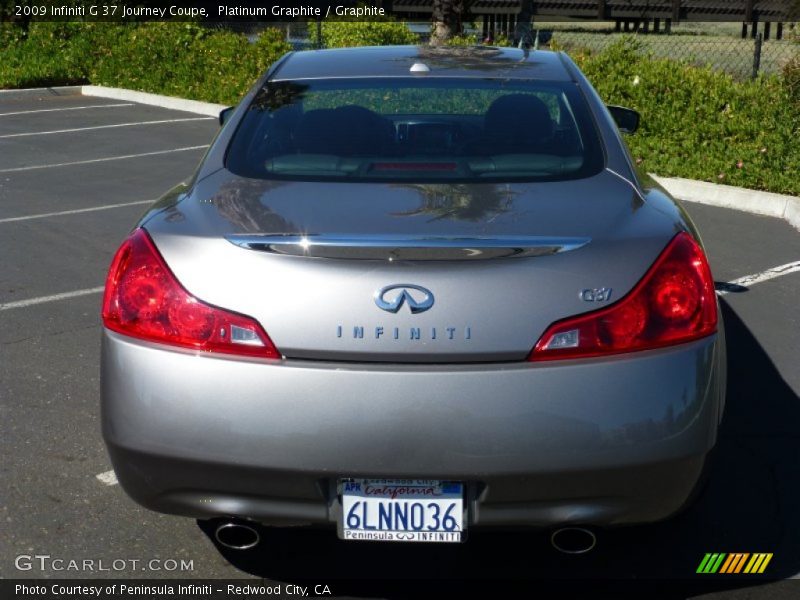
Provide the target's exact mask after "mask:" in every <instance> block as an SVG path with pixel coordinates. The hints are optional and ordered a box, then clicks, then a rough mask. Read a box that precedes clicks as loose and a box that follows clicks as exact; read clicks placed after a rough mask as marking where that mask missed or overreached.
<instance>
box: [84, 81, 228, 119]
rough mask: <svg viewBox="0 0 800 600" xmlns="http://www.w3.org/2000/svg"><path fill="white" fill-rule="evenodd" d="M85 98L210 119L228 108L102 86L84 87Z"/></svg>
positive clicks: (222, 105) (220, 105) (221, 105)
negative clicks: (109, 99) (105, 99)
mask: <svg viewBox="0 0 800 600" xmlns="http://www.w3.org/2000/svg"><path fill="white" fill-rule="evenodd" d="M80 93H82V94H83V95H84V96H94V97H97V98H111V99H113V100H127V101H129V102H137V103H139V104H148V105H150V106H159V107H161V108H170V109H172V110H182V111H185V112H190V113H196V114H198V115H206V116H208V117H216V116H219V112H220V111H221V110H222V109H223V108H226V106H225V105H224V104H211V103H210V102H199V101H197V100H185V99H183V98H174V97H172V96H161V95H159V94H149V93H147V92H136V91H134V90H125V89H122V88H110V87H104V86H102V85H84V86H82V87H81V92H80Z"/></svg>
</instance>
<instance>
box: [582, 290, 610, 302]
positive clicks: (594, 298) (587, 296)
mask: <svg viewBox="0 0 800 600" xmlns="http://www.w3.org/2000/svg"><path fill="white" fill-rule="evenodd" d="M578 296H580V299H581V300H583V301H584V302H608V301H609V300H611V288H595V289H586V290H581V291H580V292H578Z"/></svg>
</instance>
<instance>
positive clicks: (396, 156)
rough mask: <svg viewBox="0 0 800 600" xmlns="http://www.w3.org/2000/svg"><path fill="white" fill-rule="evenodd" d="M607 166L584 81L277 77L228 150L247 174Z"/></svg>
mask: <svg viewBox="0 0 800 600" xmlns="http://www.w3.org/2000/svg"><path fill="white" fill-rule="evenodd" d="M603 164H604V158H603V152H602V148H601V145H600V140H599V138H598V135H597V131H596V129H595V128H594V125H593V121H592V119H591V116H590V114H589V110H588V107H587V105H586V101H585V99H584V98H583V96H582V94H581V93H580V91H579V90H578V88H577V86H575V84H573V83H562V82H545V81H519V80H514V81H501V80H491V79H488V80H487V79H447V78H438V79H437V78H425V79H421V78H419V79H418V78H404V79H383V78H370V79H326V80H303V81H276V82H271V83H269V84H267V86H266V87H264V88H263V89H262V90H261V91H260V92H259V93H258V94H257V95H256V97H255V99H254V100H253V102H252V104H251V105H250V107H249V109H248V111H247V113H246V115H245V117H244V119H243V120H242V121H241V123H240V124H239V126H238V128H237V131H236V133H235V134H234V136H233V139H232V140H231V144H230V147H229V149H228V154H227V159H226V166H227V167H228V169H229V170H231V171H232V172H234V173H236V174H237V175H241V176H244V177H252V178H263V179H293V180H312V181H339V180H346V181H426V182H427V181H443V180H447V181H460V182H482V181H487V182H488V181H496V180H503V181H509V180H520V181H559V180H565V179H576V178H581V177H588V176H590V175H594V174H596V173H597V172H599V171H600V170H601V169H602V168H603Z"/></svg>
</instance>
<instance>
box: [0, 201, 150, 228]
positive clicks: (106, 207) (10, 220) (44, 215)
mask: <svg viewBox="0 0 800 600" xmlns="http://www.w3.org/2000/svg"><path fill="white" fill-rule="evenodd" d="M153 202H155V200H137V201H136V202H123V203H122V204H105V205H103V206H93V207H91V208H76V209H74V210H62V211H59V212H49V213H39V214H38V215H25V216H24V217H6V218H5V219H0V223H13V222H15V221H30V220H31V219H45V218H47V217H60V216H62V215H77V214H79V213H87V212H94V211H96V210H109V209H111V208H122V207H124V206H136V205H137V204H151V203H153Z"/></svg>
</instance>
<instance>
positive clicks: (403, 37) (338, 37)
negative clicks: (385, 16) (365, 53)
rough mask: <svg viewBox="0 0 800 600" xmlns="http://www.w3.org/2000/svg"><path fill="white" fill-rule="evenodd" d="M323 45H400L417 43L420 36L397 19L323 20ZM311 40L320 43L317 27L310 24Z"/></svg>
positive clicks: (337, 46)
mask: <svg viewBox="0 0 800 600" xmlns="http://www.w3.org/2000/svg"><path fill="white" fill-rule="evenodd" d="M321 29H322V45H323V46H324V47H326V48H349V47H352V46H398V45H403V44H416V43H417V41H418V38H417V36H416V35H414V33H413V32H412V31H411V30H410V29H409V28H408V26H407V25H406V24H405V23H400V22H397V21H392V20H387V21H372V22H369V21H323V23H322V28H321ZM309 30H310V33H311V41H312V42H314V44H317V43H318V41H319V40H318V39H317V28H316V27H315V26H314V24H313V23H312V24H310V25H309Z"/></svg>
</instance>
